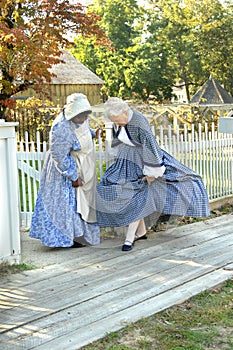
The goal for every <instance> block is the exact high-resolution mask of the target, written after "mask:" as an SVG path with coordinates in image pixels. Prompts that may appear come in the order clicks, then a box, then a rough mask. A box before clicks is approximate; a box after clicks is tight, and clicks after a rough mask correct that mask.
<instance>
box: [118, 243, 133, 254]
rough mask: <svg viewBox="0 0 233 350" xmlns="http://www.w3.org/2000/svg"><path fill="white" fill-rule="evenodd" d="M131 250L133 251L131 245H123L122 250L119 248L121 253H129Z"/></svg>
mask: <svg viewBox="0 0 233 350" xmlns="http://www.w3.org/2000/svg"><path fill="white" fill-rule="evenodd" d="M132 249H133V244H131V245H128V244H123V246H122V248H121V250H122V251H123V252H128V251H130V250H132Z"/></svg>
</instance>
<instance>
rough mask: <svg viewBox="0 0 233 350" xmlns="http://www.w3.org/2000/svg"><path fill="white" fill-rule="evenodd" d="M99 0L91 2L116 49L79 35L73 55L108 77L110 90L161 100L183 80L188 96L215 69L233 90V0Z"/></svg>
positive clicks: (126, 94)
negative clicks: (142, 1) (139, 0)
mask: <svg viewBox="0 0 233 350" xmlns="http://www.w3.org/2000/svg"><path fill="white" fill-rule="evenodd" d="M148 4H149V5H150V7H148V8H147V7H144V8H142V7H140V6H138V5H137V4H136V3H135V1H134V0H126V1H124V2H122V1H120V0H117V1H113V0H108V1H107V0H102V1H99V0H95V1H93V4H92V5H91V6H90V9H91V10H92V11H95V12H96V13H97V14H98V15H99V16H100V18H101V21H100V26H101V28H103V29H104V30H105V31H106V34H107V35H108V37H109V38H110V39H111V41H112V43H113V46H114V49H113V48H111V49H110V48H109V47H107V46H105V47H103V46H102V47H97V46H96V45H95V40H94V39H84V38H81V37H78V38H76V39H75V46H76V47H75V49H74V51H73V53H74V55H75V56H76V57H77V59H79V60H80V61H81V62H83V63H84V64H85V65H87V66H88V67H89V68H90V69H91V70H93V71H94V72H95V73H96V74H98V75H99V76H100V77H101V78H102V79H103V80H104V81H105V82H106V86H105V88H104V89H105V91H106V93H107V94H108V95H112V96H113V95H118V96H120V97H123V98H134V97H135V98H140V99H143V100H146V99H147V98H148V97H149V96H150V95H154V96H155V100H157V102H164V101H167V100H169V99H171V97H172V87H173V86H175V85H176V84H177V81H182V82H184V85H185V88H186V93H187V96H188V99H190V97H191V96H192V95H193V94H194V93H195V92H196V91H197V89H198V88H199V86H200V85H202V84H203V83H204V82H205V81H206V80H207V79H208V78H209V76H210V74H212V75H213V76H214V78H216V79H217V80H219V82H220V83H222V84H223V85H224V86H225V88H226V89H227V91H228V92H229V93H233V66H232V62H231V60H232V51H233V42H232V31H233V21H232V10H233V4H232V1H224V5H223V3H222V1H220V0H182V1H181V0H176V1H174V0H157V1H148Z"/></svg>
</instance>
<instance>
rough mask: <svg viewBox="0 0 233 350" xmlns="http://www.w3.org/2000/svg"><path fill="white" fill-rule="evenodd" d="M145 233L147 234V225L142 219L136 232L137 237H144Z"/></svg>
mask: <svg viewBox="0 0 233 350" xmlns="http://www.w3.org/2000/svg"><path fill="white" fill-rule="evenodd" d="M145 234H146V225H145V222H144V219H141V220H140V222H139V225H138V228H137V230H136V233H135V238H139V237H142V236H144V235H145Z"/></svg>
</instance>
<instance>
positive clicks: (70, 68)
mask: <svg viewBox="0 0 233 350" xmlns="http://www.w3.org/2000/svg"><path fill="white" fill-rule="evenodd" d="M59 58H60V59H61V60H63V61H64V63H58V64H55V65H54V66H53V67H52V68H50V70H49V71H50V72H51V73H53V74H55V75H56V76H53V77H52V79H51V82H50V84H68V85H71V84H75V85H86V84H90V85H95V84H96V85H103V84H105V82H104V81H103V80H102V79H100V78H99V77H98V76H97V75H96V74H95V73H93V72H92V71H91V70H90V69H88V68H87V67H85V66H84V65H83V64H82V63H81V62H79V61H78V60H77V59H76V58H75V57H74V56H72V55H71V54H70V53H69V52H66V51H64V52H63V54H62V55H61V56H60V57H59Z"/></svg>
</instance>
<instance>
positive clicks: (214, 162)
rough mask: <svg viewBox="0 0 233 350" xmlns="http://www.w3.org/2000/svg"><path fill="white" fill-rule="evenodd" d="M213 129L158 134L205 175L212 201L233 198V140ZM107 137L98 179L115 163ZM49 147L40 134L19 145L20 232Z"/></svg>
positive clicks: (101, 145) (99, 146) (99, 149)
mask: <svg viewBox="0 0 233 350" xmlns="http://www.w3.org/2000/svg"><path fill="white" fill-rule="evenodd" d="M107 128H109V126H107ZM214 129H215V128H214V125H212V131H208V130H207V125H205V127H204V130H203V127H202V126H201V125H198V130H195V126H194V125H192V129H191V131H190V130H189V131H188V130H187V128H186V126H185V125H184V127H183V128H182V132H181V130H180V129H179V127H177V129H176V130H175V132H174V130H172V128H170V127H169V128H168V130H164V129H163V128H162V127H161V128H160V130H159V134H157V135H155V137H156V139H157V141H158V143H159V145H160V147H161V148H163V149H165V150H166V151H167V152H168V153H170V154H172V155H173V156H174V157H175V158H176V159H178V160H179V161H180V162H181V163H183V164H185V165H186V166H188V167H189V168H191V169H193V170H195V171H196V172H197V173H199V174H200V175H201V176H202V178H203V180H204V183H205V185H206V188H207V192H208V195H209V199H210V201H213V200H216V199H221V198H226V197H228V196H232V195H233V138H232V135H230V134H219V133H218V132H216V131H215V130H214ZM152 130H153V127H152ZM154 134H155V132H154ZM106 135H107V136H108V137H107V140H106V141H105V142H102V141H101V139H100V138H99V140H98V141H97V142H96V143H95V147H96V165H97V174H98V177H99V179H100V178H101V176H102V175H103V173H104V171H105V168H106V167H108V166H109V164H110V163H111V161H112V154H111V147H110V139H109V135H110V133H109V130H106ZM47 148H48V145H47V144H46V143H45V142H43V143H41V140H40V134H39V132H38V133H37V140H36V142H28V135H27V133H26V134H25V139H24V141H21V142H19V143H18V152H17V159H18V169H19V188H20V225H21V229H26V228H28V227H29V226H30V222H31V217H32V213H33V210H34V205H35V202H36V197H37V192H38V188H39V182H40V176H41V170H42V167H43V160H44V156H45V153H46V150H47Z"/></svg>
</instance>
